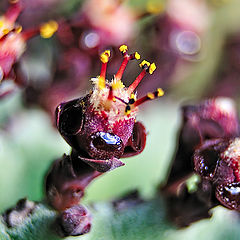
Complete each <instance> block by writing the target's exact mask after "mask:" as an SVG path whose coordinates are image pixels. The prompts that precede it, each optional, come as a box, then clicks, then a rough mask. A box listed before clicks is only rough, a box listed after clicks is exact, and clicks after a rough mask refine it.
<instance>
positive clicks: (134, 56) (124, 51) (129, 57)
mask: <svg viewBox="0 0 240 240" xmlns="http://www.w3.org/2000/svg"><path fill="white" fill-rule="evenodd" d="M119 50H120V52H121V53H122V54H123V56H124V59H123V61H122V64H121V66H120V68H119V69H118V72H117V73H116V75H115V79H116V80H121V79H122V75H123V73H124V71H125V68H126V66H127V64H128V62H129V60H133V59H137V60H138V59H140V54H139V53H137V52H135V53H134V54H131V55H128V53H127V50H128V47H127V46H126V45H122V46H120V48H119Z"/></svg>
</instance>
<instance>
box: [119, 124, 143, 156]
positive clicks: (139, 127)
mask: <svg viewBox="0 0 240 240" xmlns="http://www.w3.org/2000/svg"><path fill="white" fill-rule="evenodd" d="M146 136H147V134H146V129H145V127H144V125H143V124H142V123H140V122H136V123H135V124H134V127H133V133H132V136H131V137H130V138H129V140H128V142H127V144H126V146H125V148H124V153H123V157H131V156H135V155H138V154H139V153H141V152H142V151H143V149H144V148H145V145H146Z"/></svg>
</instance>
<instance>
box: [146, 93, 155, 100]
mask: <svg viewBox="0 0 240 240" xmlns="http://www.w3.org/2000/svg"><path fill="white" fill-rule="evenodd" d="M147 97H148V98H149V99H151V100H152V99H154V98H155V96H154V94H153V93H148V94H147Z"/></svg>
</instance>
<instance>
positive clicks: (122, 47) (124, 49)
mask: <svg viewBox="0 0 240 240" xmlns="http://www.w3.org/2000/svg"><path fill="white" fill-rule="evenodd" d="M127 50H128V47H127V45H122V46H120V48H119V51H120V52H122V53H125V52H126V51H127Z"/></svg>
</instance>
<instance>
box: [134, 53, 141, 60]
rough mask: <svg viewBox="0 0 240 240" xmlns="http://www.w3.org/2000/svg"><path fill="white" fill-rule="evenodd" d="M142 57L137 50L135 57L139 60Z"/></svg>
mask: <svg viewBox="0 0 240 240" xmlns="http://www.w3.org/2000/svg"><path fill="white" fill-rule="evenodd" d="M140 58H141V56H140V54H139V53H138V52H135V59H137V60H139V59H140Z"/></svg>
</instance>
